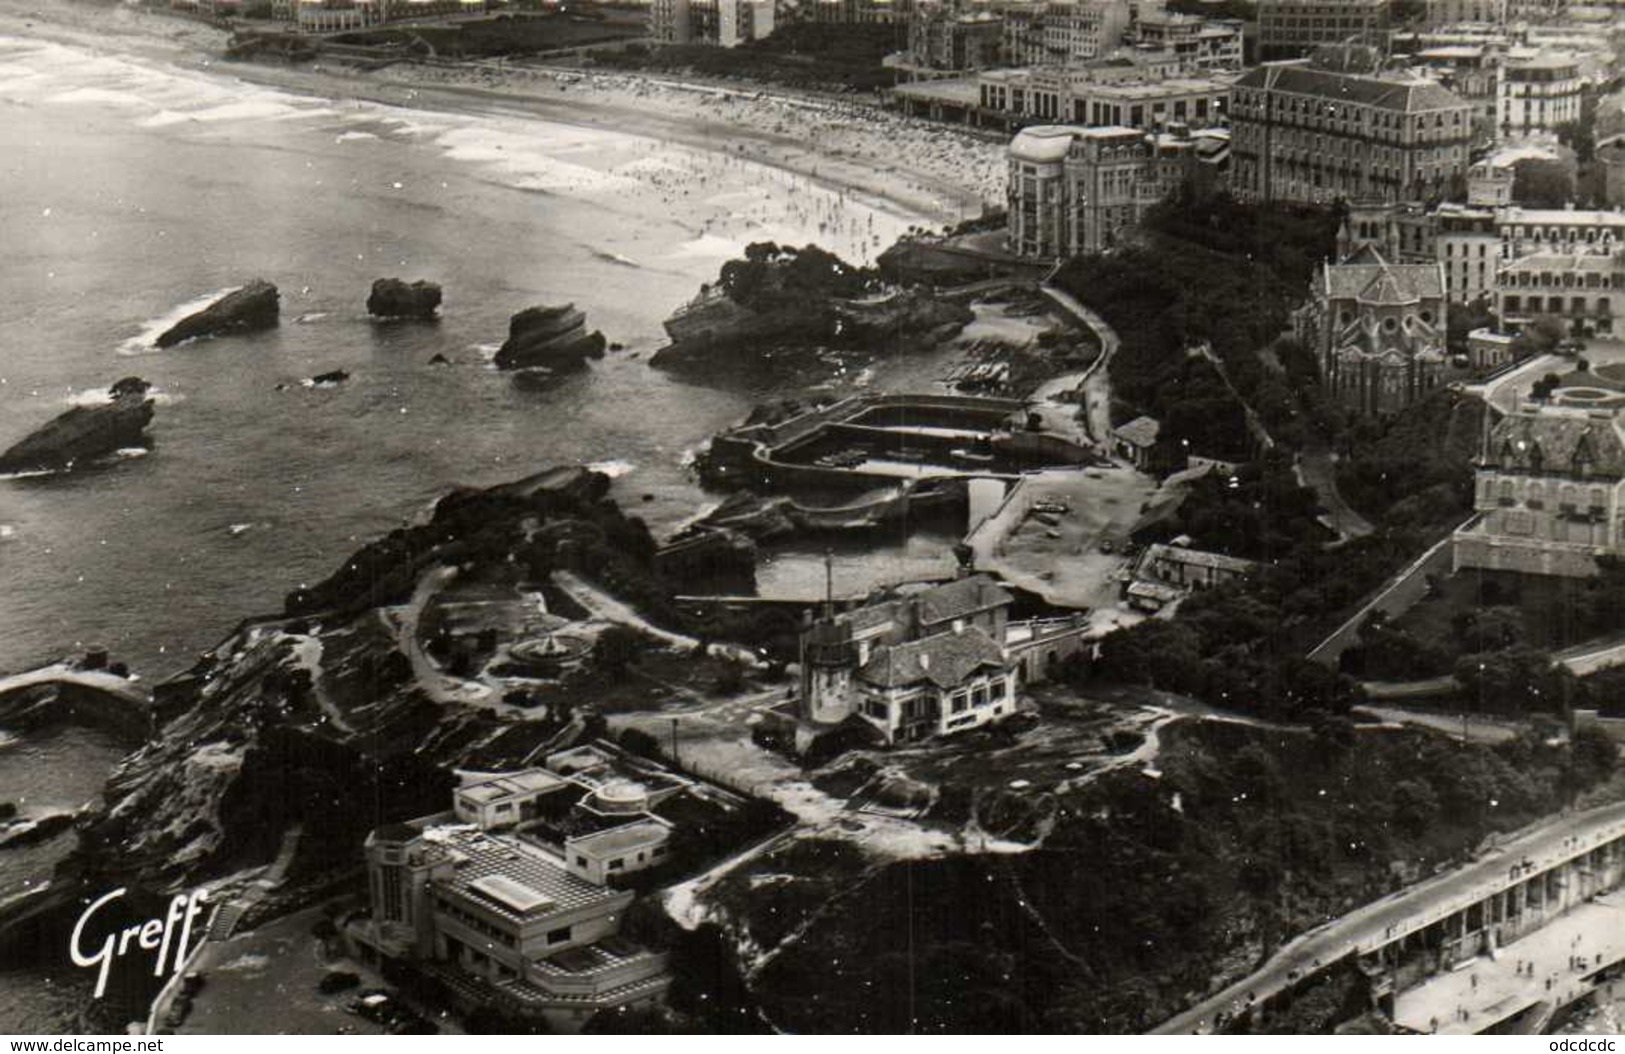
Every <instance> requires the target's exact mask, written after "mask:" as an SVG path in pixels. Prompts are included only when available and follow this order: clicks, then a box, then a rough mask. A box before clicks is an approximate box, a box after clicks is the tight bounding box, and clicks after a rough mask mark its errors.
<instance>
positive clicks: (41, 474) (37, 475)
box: [0, 468, 61, 481]
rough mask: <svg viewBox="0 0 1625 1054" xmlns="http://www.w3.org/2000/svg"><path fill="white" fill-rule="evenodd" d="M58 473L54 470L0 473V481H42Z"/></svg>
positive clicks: (41, 469) (35, 469)
mask: <svg viewBox="0 0 1625 1054" xmlns="http://www.w3.org/2000/svg"><path fill="white" fill-rule="evenodd" d="M59 471H61V470H60V469H54V468H30V469H24V470H23V471H21V472H0V481H4V480H14V479H44V478H45V477H46V476H54V475H56V474H57V473H58V472H59Z"/></svg>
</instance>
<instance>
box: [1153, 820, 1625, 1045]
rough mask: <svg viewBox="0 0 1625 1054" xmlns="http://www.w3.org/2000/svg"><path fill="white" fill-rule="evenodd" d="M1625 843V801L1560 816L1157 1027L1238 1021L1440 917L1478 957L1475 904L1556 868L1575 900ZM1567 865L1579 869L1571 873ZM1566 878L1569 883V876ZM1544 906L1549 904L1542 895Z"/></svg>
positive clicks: (1342, 923)
mask: <svg viewBox="0 0 1625 1054" xmlns="http://www.w3.org/2000/svg"><path fill="white" fill-rule="evenodd" d="M1622 850H1625V802H1616V803H1614V804H1612V805H1606V806H1602V807H1600V808H1596V809H1591V810H1588V811H1586V812H1580V813H1571V814H1565V815H1563V816H1559V817H1557V818H1556V819H1553V820H1551V821H1549V822H1547V823H1544V824H1542V825H1540V826H1538V827H1535V828H1533V829H1532V830H1527V831H1525V832H1523V833H1522V834H1519V835H1516V836H1514V837H1512V838H1510V839H1508V840H1506V841H1504V842H1502V843H1501V844H1499V845H1498V846H1496V847H1494V848H1493V849H1491V850H1489V851H1487V852H1485V853H1483V854H1481V855H1480V856H1479V858H1478V859H1476V860H1474V861H1473V862H1472V863H1469V864H1466V865H1463V866H1462V867H1459V868H1456V869H1454V870H1451V871H1447V872H1445V873H1443V874H1440V875H1436V876H1435V877H1433V878H1430V879H1428V880H1426V881H1423V882H1421V883H1418V884H1417V885H1414V886H1411V887H1409V888H1407V889H1403V890H1400V891H1398V892H1396V893H1392V894H1390V895H1388V896H1386V897H1384V898H1382V899H1381V900H1378V901H1374V902H1373V903H1370V904H1367V905H1365V906H1364V907H1361V908H1358V909H1356V910H1354V911H1351V912H1349V913H1348V914H1346V915H1343V916H1342V917H1340V918H1337V919H1334V920H1332V921H1330V922H1328V923H1325V924H1324V925H1322V926H1319V927H1316V928H1315V929H1312V930H1310V931H1309V932H1307V933H1305V934H1303V935H1301V936H1299V937H1297V938H1295V939H1294V940H1292V941H1290V942H1288V943H1287V944H1286V945H1285V946H1283V947H1282V948H1281V950H1280V951H1278V952H1276V953H1275V954H1274V955H1273V956H1271V957H1270V959H1269V961H1268V962H1266V963H1265V964H1264V965H1263V966H1262V967H1261V968H1260V969H1258V970H1256V971H1254V972H1253V973H1251V974H1249V975H1247V976H1246V977H1244V978H1242V979H1241V980H1239V981H1236V982H1235V983H1233V984H1231V985H1229V986H1227V987H1225V988H1224V989H1223V990H1221V991H1219V992H1217V993H1215V994H1214V995H1211V996H1209V997H1208V998H1206V999H1203V1000H1202V1001H1201V1002H1199V1003H1197V1004H1196V1005H1195V1006H1193V1007H1191V1008H1190V1009H1189V1010H1186V1011H1185V1012H1183V1013H1181V1014H1178V1015H1176V1016H1175V1017H1173V1018H1171V1019H1170V1020H1168V1021H1166V1022H1164V1023H1163V1024H1162V1025H1160V1026H1158V1027H1157V1028H1156V1029H1154V1030H1152V1031H1153V1034H1156V1035H1180V1034H1187V1033H1192V1032H1212V1031H1215V1030H1216V1028H1217V1027H1219V1025H1220V1022H1221V1015H1222V1017H1223V1019H1224V1020H1233V1019H1236V1018H1237V1017H1239V1016H1241V1015H1244V1014H1247V1013H1250V1012H1258V1011H1260V1010H1261V1009H1262V1008H1263V1007H1264V1006H1265V1004H1267V1003H1268V1002H1269V1001H1270V1000H1271V998H1272V997H1275V996H1278V995H1280V994H1282V993H1283V992H1285V991H1287V990H1288V989H1289V988H1291V987H1292V986H1293V985H1295V984H1297V983H1298V982H1299V981H1301V980H1303V979H1304V978H1306V977H1308V976H1310V975H1313V974H1315V973H1317V972H1319V971H1321V970H1323V969H1325V968H1326V967H1329V966H1330V965H1332V964H1333V963H1335V962H1338V961H1340V960H1343V959H1345V958H1347V957H1349V956H1355V955H1359V956H1378V957H1381V956H1382V955H1383V954H1384V953H1385V952H1388V951H1389V950H1390V949H1393V948H1396V947H1397V948H1400V949H1403V948H1405V946H1406V945H1405V941H1406V939H1407V938H1414V937H1417V936H1418V935H1420V934H1421V932H1422V931H1424V930H1428V929H1429V928H1430V927H1440V926H1441V924H1443V926H1442V927H1441V929H1442V930H1443V931H1444V932H1446V933H1454V932H1457V926H1456V921H1457V920H1459V922H1460V932H1459V936H1453V937H1451V938H1450V940H1451V941H1453V942H1454V944H1453V946H1454V947H1455V949H1456V951H1457V953H1458V954H1457V956H1456V958H1457V960H1458V961H1468V960H1470V959H1472V958H1473V955H1472V954H1471V953H1470V952H1468V950H1467V949H1466V947H1465V944H1466V940H1467V938H1468V936H1469V933H1468V932H1466V930H1465V928H1466V926H1467V922H1468V919H1469V916H1470V915H1472V914H1473V913H1474V912H1479V913H1480V914H1479V916H1478V917H1479V923H1480V925H1481V926H1484V927H1488V926H1489V923H1488V922H1487V921H1486V920H1487V918H1488V917H1489V914H1490V913H1489V912H1488V911H1487V910H1485V908H1484V906H1485V905H1486V904H1488V903H1490V902H1492V901H1495V900H1496V899H1497V898H1502V897H1503V896H1504V895H1505V894H1506V893H1507V892H1508V891H1509V890H1524V889H1525V888H1526V887H1527V886H1530V885H1535V884H1539V885H1540V887H1541V889H1542V891H1543V892H1542V896H1543V897H1544V896H1551V895H1552V894H1549V893H1547V892H1545V890H1546V887H1547V886H1549V885H1551V884H1552V883H1550V881H1549V879H1548V876H1550V875H1556V876H1557V877H1558V885H1560V887H1561V890H1562V893H1561V896H1562V900H1561V901H1559V902H1558V909H1559V911H1562V910H1566V909H1569V908H1573V907H1578V906H1579V904H1580V903H1582V902H1583V901H1584V899H1585V897H1586V896H1587V895H1588V894H1587V891H1586V889H1585V887H1586V885H1587V884H1589V883H1590V882H1592V881H1595V880H1594V879H1586V878H1585V874H1584V872H1589V873H1590V874H1593V875H1595V874H1596V873H1597V871H1596V870H1591V868H1592V866H1593V865H1592V864H1591V857H1592V854H1594V853H1596V852H1598V851H1603V852H1606V853H1607V854H1608V858H1609V859H1611V860H1613V861H1615V864H1614V865H1613V866H1615V867H1617V866H1618V864H1617V861H1618V858H1619V856H1620V855H1621V851H1622ZM1576 868H1578V870H1576ZM1570 871H1574V872H1575V873H1574V874H1573V875H1570V874H1569V872H1570ZM1565 880H1567V884H1563V883H1564V881H1565ZM1600 892H1602V889H1600V888H1593V889H1592V890H1590V895H1594V894H1596V893H1600ZM1539 911H1540V912H1546V911H1547V903H1546V902H1545V901H1544V900H1543V901H1542V903H1541V905H1540V908H1539ZM1532 912H1533V909H1532ZM1553 914H1554V915H1555V914H1556V913H1553ZM1520 915H1521V911H1520ZM1538 921H1549V920H1538ZM1525 932H1538V930H1535V931H1529V930H1526V931H1525ZM1520 943H1521V942H1520ZM1517 946H1518V945H1511V946H1509V950H1507V951H1503V952H1502V953H1501V954H1503V955H1506V954H1515V952H1512V951H1511V950H1510V948H1512V947H1517Z"/></svg>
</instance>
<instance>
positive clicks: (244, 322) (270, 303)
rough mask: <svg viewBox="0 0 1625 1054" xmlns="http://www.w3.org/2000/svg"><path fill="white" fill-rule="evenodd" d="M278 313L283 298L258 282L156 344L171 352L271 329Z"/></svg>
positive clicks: (180, 325)
mask: <svg viewBox="0 0 1625 1054" xmlns="http://www.w3.org/2000/svg"><path fill="white" fill-rule="evenodd" d="M279 311H280V295H279V294H278V293H277V288H276V286H274V285H272V284H271V283H270V282H267V281H265V280H264V279H260V278H256V279H255V280H254V281H252V282H250V283H248V284H247V285H245V286H243V287H242V288H241V289H234V290H232V291H231V292H229V293H227V294H226V295H225V296H223V297H221V298H220V299H219V300H216V301H215V302H214V303H212V304H210V305H209V306H208V307H206V308H204V309H203V310H202V311H199V312H196V313H195V314H191V315H187V316H186V317H185V318H183V319H181V320H180V321H179V322H177V323H176V324H175V325H173V326H171V327H170V328H169V329H167V330H165V331H164V332H163V333H162V334H160V335H159V337H158V340H157V341H156V343H157V345H158V347H160V348H171V347H174V346H175V345H176V344H179V343H181V342H182V341H187V340H198V339H200V338H203V337H216V336H220V335H221V334H224V333H249V332H253V331H255V330H260V329H270V328H271V327H273V326H275V325H276V324H277V320H278V313H279Z"/></svg>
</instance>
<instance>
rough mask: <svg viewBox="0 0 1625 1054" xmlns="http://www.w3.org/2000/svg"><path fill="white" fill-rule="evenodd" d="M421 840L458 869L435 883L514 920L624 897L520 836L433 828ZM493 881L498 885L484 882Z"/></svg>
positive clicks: (424, 833)
mask: <svg viewBox="0 0 1625 1054" xmlns="http://www.w3.org/2000/svg"><path fill="white" fill-rule="evenodd" d="M423 837H424V841H425V842H427V843H429V845H430V846H431V849H432V850H433V851H435V852H437V853H438V854H439V855H441V856H443V857H447V858H450V859H451V860H452V861H454V862H455V865H456V866H455V867H454V868H453V870H452V873H451V876H450V877H449V878H445V879H438V878H437V879H436V880H435V884H436V885H438V886H441V887H442V888H445V889H448V890H452V891H455V892H458V893H461V894H463V895H465V896H467V897H469V898H471V899H473V900H477V901H479V903H480V904H481V905H482V906H484V907H485V908H487V909H489V910H491V911H494V912H496V913H497V914H498V915H501V916H502V917H504V918H506V919H509V920H511V921H514V922H519V921H523V920H525V919H527V918H532V917H538V916H543V915H551V914H555V913H557V912H560V911H571V910H574V909H576V908H581V907H586V906H588V905H591V904H595V903H599V902H604V901H609V900H613V899H615V898H616V897H618V896H623V895H624V894H620V893H617V892H615V891H613V890H609V889H604V888H602V887H600V886H595V885H593V884H592V883H591V882H588V881H586V880H585V879H582V878H578V877H576V876H575V875H573V874H571V873H570V872H569V871H568V870H567V869H566V868H565V865H564V861H562V860H559V859H557V858H556V857H554V856H552V855H551V854H548V853H545V852H543V851H542V850H541V849H539V848H537V847H536V846H535V845H532V844H531V843H529V842H526V841H524V840H522V839H519V838H515V837H511V836H504V835H494V834H489V833H487V832H485V831H480V830H477V829H475V828H472V827H466V826H461V825H457V826H447V827H431V828H429V829H428V830H426V831H424V832H423ZM491 878H495V879H497V881H495V882H488V881H481V880H483V879H491ZM508 891H512V892H513V893H514V894H515V895H512V896H510V895H508Z"/></svg>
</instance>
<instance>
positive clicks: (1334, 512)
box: [1293, 450, 1376, 542]
mask: <svg viewBox="0 0 1625 1054" xmlns="http://www.w3.org/2000/svg"><path fill="white" fill-rule="evenodd" d="M1293 470H1294V471H1295V472H1296V473H1297V476H1298V484H1299V486H1304V487H1308V488H1309V489H1310V490H1312V491H1314V492H1315V499H1316V500H1317V501H1319V502H1320V507H1321V508H1323V509H1325V510H1326V515H1325V516H1323V517H1322V518H1321V522H1322V523H1324V524H1325V525H1326V527H1327V528H1328V529H1330V530H1331V531H1332V532H1333V533H1334V534H1336V535H1337V540H1338V541H1339V542H1346V541H1348V540H1350V539H1351V538H1364V537H1365V536H1366V535H1368V534H1370V533H1371V532H1372V531H1374V530H1376V528H1374V527H1372V526H1371V521H1370V520H1368V519H1366V518H1365V517H1364V516H1361V515H1360V514H1359V513H1358V512H1356V511H1354V508H1353V506H1351V505H1349V503H1348V502H1347V501H1345V500H1344V498H1343V492H1342V491H1341V490H1339V489H1338V486H1337V459H1336V457H1334V456H1333V455H1332V453H1331V452H1330V451H1327V450H1305V451H1304V452H1303V453H1301V454H1299V455H1298V459H1297V462H1296V464H1295V465H1294V466H1293Z"/></svg>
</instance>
